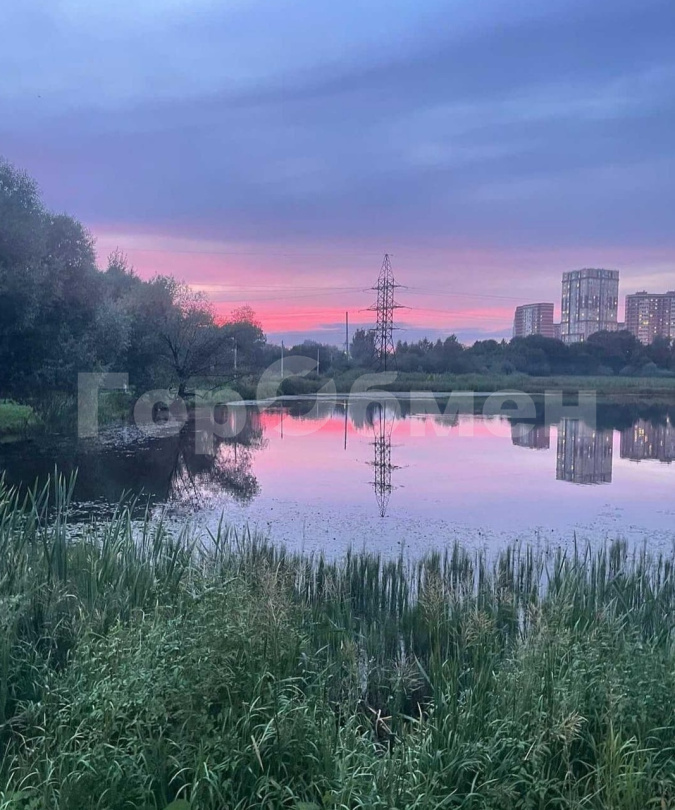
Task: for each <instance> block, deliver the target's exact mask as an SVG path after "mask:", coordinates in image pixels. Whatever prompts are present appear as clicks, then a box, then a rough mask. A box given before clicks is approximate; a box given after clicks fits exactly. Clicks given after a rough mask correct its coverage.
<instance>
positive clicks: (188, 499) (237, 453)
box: [167, 412, 266, 506]
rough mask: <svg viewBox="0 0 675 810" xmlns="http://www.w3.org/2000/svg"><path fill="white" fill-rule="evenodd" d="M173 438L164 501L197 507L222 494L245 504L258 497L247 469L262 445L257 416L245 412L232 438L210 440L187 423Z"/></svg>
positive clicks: (254, 481)
mask: <svg viewBox="0 0 675 810" xmlns="http://www.w3.org/2000/svg"><path fill="white" fill-rule="evenodd" d="M177 439H178V441H177V442H176V449H175V456H174V464H173V468H172V470H171V473H170V475H169V484H168V495H167V500H169V501H170V502H172V503H174V504H181V505H190V506H198V505H201V504H203V503H204V502H205V501H208V500H209V499H211V498H214V497H216V496H218V495H221V494H223V493H226V494H228V495H230V496H231V497H232V498H233V499H234V500H235V501H237V502H239V503H248V502H249V501H251V500H252V499H253V498H254V497H255V496H256V495H257V494H258V492H259V490H260V485H259V483H258V480H257V478H256V477H255V475H254V474H253V473H252V471H251V467H252V464H253V459H254V457H255V454H256V453H257V452H258V451H259V450H261V449H263V448H264V446H265V444H266V440H265V439H264V433H263V427H262V424H261V421H260V418H259V415H258V414H256V413H254V412H249V413H248V414H247V418H246V423H245V425H244V427H243V429H242V430H241V432H240V433H238V435H236V436H235V437H232V438H221V437H217V436H216V437H211V436H210V435H208V433H207V432H205V431H200V430H197V429H195V426H194V425H193V424H190V425H186V427H185V428H184V429H183V430H182V431H181V433H180V434H179V436H178V437H177Z"/></svg>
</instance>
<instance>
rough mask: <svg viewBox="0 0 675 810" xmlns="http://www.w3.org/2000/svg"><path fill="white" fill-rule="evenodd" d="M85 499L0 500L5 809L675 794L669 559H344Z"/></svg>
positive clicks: (471, 803) (661, 802) (663, 799)
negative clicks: (133, 515) (142, 519)
mask: <svg viewBox="0 0 675 810" xmlns="http://www.w3.org/2000/svg"><path fill="white" fill-rule="evenodd" d="M68 497H69V488H68V486H67V485H66V484H65V483H64V482H63V481H60V482H58V483H57V484H55V485H53V486H52V488H51V489H49V488H45V489H44V490H41V491H35V492H34V493H33V494H32V495H31V496H30V497H29V498H28V499H27V500H25V501H24V502H21V503H20V502H19V501H18V500H17V497H16V496H15V495H14V494H12V493H11V492H8V491H7V490H6V489H3V488H2V487H0V603H1V605H2V611H1V612H0V621H1V622H2V633H1V635H0V645H1V646H0V755H1V760H0V808H4V809H6V808H17V810H18V808H26V809H27V808H62V809H65V808H73V809H74V808H85V807H86V808H89V807H92V808H93V807H97V808H120V809H121V808H165V807H167V806H168V805H170V803H171V802H175V801H180V800H186V801H187V802H189V804H183V805H181V806H183V807H192V808H200V809H201V808H206V809H208V808H214V809H215V808H261V807H263V808H280V807H289V808H297V809H298V810H299V808H304V810H308V808H429V809H431V808H440V807H448V808H452V807H457V808H460V807H461V808H476V809H478V808H495V810H497V808H498V809H499V810H504V809H505V808H542V810H543V808H614V809H615V810H618V809H619V808H632V809H634V810H643V809H644V808H648V807H654V808H657V809H658V810H661V808H668V807H672V806H673V803H674V802H675V748H674V744H675V701H674V699H673V698H674V696H675V655H674V652H673V628H674V626H675V613H674V608H675V587H674V582H673V563H674V558H673V557H669V558H668V559H663V558H658V559H653V558H651V557H650V556H649V555H648V554H647V553H646V552H642V553H637V554H636V555H634V556H629V555H627V554H626V548H625V547H624V546H623V545H621V544H617V545H613V546H611V547H609V548H605V549H602V550H599V551H597V552H590V551H579V552H577V553H572V554H570V555H565V554H563V553H559V552H555V553H554V552H551V553H546V552H544V551H539V550H532V549H529V548H524V547H523V548H521V547H517V546H514V547H511V548H508V549H506V550H505V551H504V552H503V553H502V554H501V556H500V557H499V558H498V559H496V560H495V561H493V562H488V560H487V559H486V558H485V557H484V556H482V555H481V554H479V553H478V554H474V553H468V552H465V551H463V550H462V549H461V548H460V547H459V546H454V547H452V548H450V549H449V550H448V551H447V552H445V553H444V554H442V555H434V554H430V555H429V556H428V557H426V558H425V559H423V560H421V561H420V562H418V563H415V564H410V565H408V564H406V563H404V562H403V561H402V560H394V561H385V560H382V559H380V558H378V557H376V556H369V555H366V554H350V555H348V556H347V557H345V558H344V559H343V560H341V561H339V562H335V563H332V562H328V561H326V560H323V559H321V558H308V557H303V556H292V555H289V554H286V553H284V551H283V550H281V549H278V548H274V547H272V546H271V545H269V544H267V543H265V542H263V541H260V540H257V539H256V538H253V537H249V536H247V537H244V538H240V539H237V537H236V536H235V535H234V534H232V533H231V532H227V531H224V530H223V531H221V532H219V533H218V536H217V537H215V538H206V540H208V542H206V543H204V544H202V543H201V542H200V538H198V537H196V536H194V535H193V534H192V533H191V532H190V530H189V529H188V528H186V529H184V530H183V531H182V532H181V533H180V534H178V535H176V534H173V535H172V534H171V532H170V531H169V530H168V529H167V527H166V526H164V525H163V524H161V523H158V524H153V525H151V524H150V523H149V522H146V523H145V525H143V526H141V527H138V528H137V530H136V534H135V536H134V532H133V528H132V524H131V521H130V518H129V513H128V510H126V509H125V508H120V510H119V512H118V514H117V515H116V516H115V518H114V519H113V520H111V521H110V522H108V523H105V524H102V525H99V526H96V525H91V526H86V527H84V528H82V529H79V530H78V533H77V534H76V535H75V534H73V533H72V531H71V532H70V534H69V532H68V531H67V503H68ZM69 537H70V538H71V539H68V538H69ZM177 806H178V805H174V807H177Z"/></svg>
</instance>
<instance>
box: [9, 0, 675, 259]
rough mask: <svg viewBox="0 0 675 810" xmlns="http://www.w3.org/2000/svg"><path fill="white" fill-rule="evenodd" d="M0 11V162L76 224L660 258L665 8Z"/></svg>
mask: <svg viewBox="0 0 675 810" xmlns="http://www.w3.org/2000/svg"><path fill="white" fill-rule="evenodd" d="M108 5H109V4H108ZM2 15H4V25H2V28H1V30H3V31H4V34H2V35H1V36H3V38H4V39H5V40H6V41H5V42H3V47H1V48H0V153H4V154H5V155H6V156H7V157H9V158H10V159H12V160H14V161H16V162H18V163H20V164H22V165H24V166H25V167H26V168H28V169H29V170H30V171H32V172H33V173H34V174H36V175H37V177H38V179H39V180H40V182H41V184H42V186H43V188H44V190H45V193H46V196H47V199H48V201H49V202H50V203H51V204H52V205H54V206H56V207H57V208H65V209H69V210H72V211H73V212H74V213H75V214H77V215H78V216H80V217H81V218H83V219H84V220H85V221H90V222H95V223H106V222H110V223H130V224H135V225H136V226H138V228H140V229H143V228H145V229H147V230H153V229H154V230H158V231H166V230H169V229H170V230H171V231H172V232H173V233H185V234H190V235H203V236H208V237H215V238H223V239H238V240H257V241H261V242H263V241H268V240H279V239H285V240H289V241H293V240H298V239H310V240H335V241H339V242H341V243H345V242H350V241H353V242H354V243H358V244H368V245H372V244H377V245H378V246H379V245H381V244H387V245H395V246H396V245H405V246H409V247H414V246H415V245H420V244H421V245H429V244H433V245H438V246H442V245H443V244H444V242H445V241H448V240H449V241H453V242H455V243H464V244H494V245H509V246H518V247H522V246H539V247H548V248H550V249H552V250H554V249H555V248H556V247H558V246H560V247H561V246H569V245H579V244H589V245H590V244H596V245H606V244H610V245H619V246H620V245H626V246H648V245H651V246H659V247H671V246H673V235H672V211H673V208H674V207H675V190H674V189H675V187H674V186H673V183H672V180H671V178H672V172H673V169H674V168H675V148H674V147H673V142H672V141H673V138H672V132H673V130H674V129H675V5H674V4H673V3H672V1H671V0H650V1H649V2H647V3H644V2H640V1H639V0H617V2H611V3H610V2H606V1H605V0H601V2H598V3H593V4H589V3H587V2H581V0H553V1H552V2H549V3H546V4H542V3H541V2H536V3H535V2H534V0H518V2H513V3H509V4H505V3H503V2H497V0H488V2H485V3H480V4H477V3H474V2H470V0H461V1H458V2H455V3H453V4H448V3H441V2H438V0H432V2H429V3H428V4H425V5H424V6H422V5H414V4H410V3H408V2H403V1H402V0H401V2H395V3H384V2H382V1H381V0H378V1H377V2H366V3H363V2H356V0H351V1H350V2H346V3H343V4H333V5H329V6H324V5H323V4H316V3H311V2H309V0H301V1H299V2H293V3H291V2H288V1H285V2H280V3H278V4H274V5H272V4H270V3H263V2H251V3H233V4H232V5H231V6H230V4H216V3H211V2H199V3H196V4H194V5H193V4H183V3H180V2H177V1H176V2H173V3H170V4H168V5H164V4H159V3H149V4H148V5H147V6H144V7H143V8H142V9H141V10H140V11H139V10H138V9H137V8H136V5H134V4H131V3H125V2H123V3H120V4H115V6H114V7H113V8H107V7H106V6H105V5H104V6H100V7H99V6H98V4H85V3H83V2H81V0H80V1H79V2H78V1H77V0H60V2H58V3H55V4H54V5H53V6H52V8H51V10H41V11H37V10H36V9H35V8H33V9H32V10H31V9H30V7H29V4H25V3H20V2H19V0H9V5H5V6H4V7H3V10H2V11H0V23H2ZM19 91H20V92H19Z"/></svg>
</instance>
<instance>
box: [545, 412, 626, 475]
mask: <svg viewBox="0 0 675 810" xmlns="http://www.w3.org/2000/svg"><path fill="white" fill-rule="evenodd" d="M613 438H614V431H613V430H598V429H597V428H594V427H590V426H589V425H587V424H586V423H585V422H582V421H581V420H580V419H562V420H561V422H560V424H559V425H558V458H557V465H556V478H557V479H558V480H559V481H569V482H570V483H572V484H609V483H611V481H612V454H613Z"/></svg>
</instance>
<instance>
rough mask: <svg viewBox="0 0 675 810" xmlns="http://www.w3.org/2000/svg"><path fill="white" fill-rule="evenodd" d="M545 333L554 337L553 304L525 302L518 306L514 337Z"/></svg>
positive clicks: (514, 320)
mask: <svg viewBox="0 0 675 810" xmlns="http://www.w3.org/2000/svg"><path fill="white" fill-rule="evenodd" d="M528 335H544V337H549V338H552V337H553V335H554V329H553V304H523V306H520V307H516V314H515V316H514V318H513V337H527V336H528Z"/></svg>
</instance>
